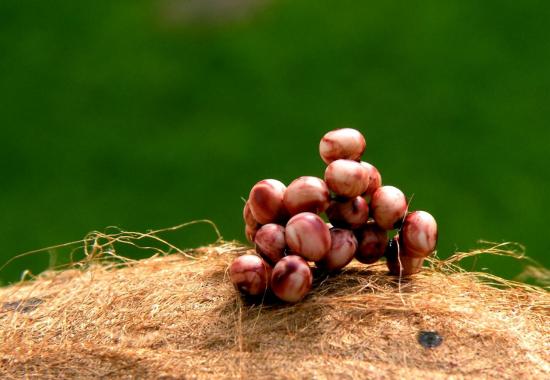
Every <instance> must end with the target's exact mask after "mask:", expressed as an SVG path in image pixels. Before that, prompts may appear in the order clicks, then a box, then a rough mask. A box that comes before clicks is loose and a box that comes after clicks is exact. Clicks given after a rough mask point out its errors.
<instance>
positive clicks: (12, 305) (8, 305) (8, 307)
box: [2, 297, 44, 313]
mask: <svg viewBox="0 0 550 380" xmlns="http://www.w3.org/2000/svg"><path fill="white" fill-rule="evenodd" d="M43 302H44V300H42V299H40V298H36V297H32V298H29V299H26V300H18V301H13V302H4V304H2V312H4V313H5V312H8V311H18V312H20V313H28V312H30V311H33V310H34V309H36V308H37V307H38V306H39V305H40V304H41V303H43Z"/></svg>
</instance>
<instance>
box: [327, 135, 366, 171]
mask: <svg viewBox="0 0 550 380" xmlns="http://www.w3.org/2000/svg"><path fill="white" fill-rule="evenodd" d="M366 147H367V142H366V141H365V137H364V136H363V135H362V134H361V132H359V131H357V130H356V129H352V128H341V129H336V130H334V131H330V132H328V133H326V134H325V135H324V136H323V138H322V139H321V142H320V144H319V153H320V155H321V158H322V159H323V161H324V162H325V163H326V164H330V163H331V162H332V161H335V160H338V159H347V160H354V161H359V160H360V159H361V156H362V155H363V152H364V151H365V148H366Z"/></svg>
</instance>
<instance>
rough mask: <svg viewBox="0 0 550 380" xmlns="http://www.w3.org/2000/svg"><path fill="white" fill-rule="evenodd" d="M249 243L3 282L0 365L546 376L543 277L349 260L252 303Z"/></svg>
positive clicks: (187, 372) (0, 369)
mask: <svg viewBox="0 0 550 380" xmlns="http://www.w3.org/2000/svg"><path fill="white" fill-rule="evenodd" d="M247 249H248V248H246V247H244V246H241V245H239V244H237V243H223V242H222V243H220V244H217V245H213V246H209V247H204V248H200V249H197V250H194V251H187V254H185V255H184V254H172V255H165V256H162V257H153V258H150V259H146V260H141V261H137V262H133V263H125V264H124V265H123V266H120V265H118V266H117V265H114V264H113V265H105V264H92V265H89V266H87V268H86V269H85V270H77V269H71V270H67V271H63V272H55V273H54V272H49V273H48V272H47V273H44V274H43V275H40V276H39V277H38V278H37V279H35V280H34V281H30V282H22V283H19V284H16V285H13V286H10V287H7V288H3V289H0V302H1V304H0V305H2V306H1V307H2V310H0V339H1V342H2V345H1V347H0V377H1V378H23V377H30V378H33V377H35V378H60V377H61V378H79V379H86V378H98V377H105V378H133V377H136V378H164V379H171V378H235V377H245V378H254V379H256V378H258V379H261V378H266V379H267V378H269V379H273V378H321V379H322V378H338V379H352V378H354V379H355V378H389V377H391V378H448V377H449V376H455V377H456V378H463V377H492V378H499V379H518V378H541V379H542V378H549V376H550V354H549V352H550V341H549V340H550V339H549V336H550V334H549V333H550V323H549V310H550V296H549V294H548V292H547V291H545V290H543V289H541V288H536V287H529V286H526V285H519V284H516V283H510V282H506V281H503V280H499V279H497V278H493V277H487V276H486V277H484V279H480V277H479V274H472V273H466V272H463V271H458V272H457V271H456V270H455V269H450V268H451V265H450V264H449V265H447V263H445V262H441V261H434V262H432V266H431V268H427V269H426V270H425V271H424V272H422V273H421V274H419V275H416V276H414V277H413V278H411V279H405V278H403V279H399V278H397V277H390V276H388V275H387V274H386V269H385V266H384V264H383V263H382V264H377V265H373V266H368V267H367V266H364V265H360V264H358V263H354V264H352V265H350V266H349V267H347V268H346V269H345V270H344V271H343V273H341V274H340V275H338V276H329V277H322V278H319V279H318V280H317V283H316V284H315V286H316V287H315V290H314V291H313V292H312V293H311V294H310V295H309V296H308V297H307V298H306V299H305V300H304V301H303V302H301V303H299V304H296V305H285V304H282V303H280V302H278V301H276V300H274V299H272V298H270V297H266V299H264V300H263V304H262V302H261V301H260V302H258V301H257V302H256V304H253V303H252V301H251V300H245V299H242V298H241V297H240V296H239V295H238V293H237V292H236V291H235V290H234V289H233V288H232V286H231V284H230V283H229V281H228V278H227V273H226V270H227V267H228V264H229V263H230V261H231V260H232V258H233V257H235V256H236V255H238V254H242V253H244V252H246V251H247ZM488 282H493V283H496V285H497V286H496V287H495V286H490V285H489V284H488ZM421 331H435V332H437V333H438V334H439V335H440V336H441V337H442V338H443V341H442V343H441V345H439V346H438V347H433V348H426V347H424V346H423V345H421V344H420V343H419V340H418V336H419V333H420V332H421Z"/></svg>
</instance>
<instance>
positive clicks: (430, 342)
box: [418, 331, 443, 348]
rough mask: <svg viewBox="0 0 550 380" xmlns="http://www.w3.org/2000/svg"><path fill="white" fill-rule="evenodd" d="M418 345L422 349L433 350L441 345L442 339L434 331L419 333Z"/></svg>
mask: <svg viewBox="0 0 550 380" xmlns="http://www.w3.org/2000/svg"><path fill="white" fill-rule="evenodd" d="M418 343H420V345H421V346H422V347H424V348H435V347H437V346H439V345H440V344H441V343H443V337H442V336H441V335H439V334H438V333H437V332H435V331H420V333H418Z"/></svg>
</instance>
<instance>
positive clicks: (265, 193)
mask: <svg viewBox="0 0 550 380" xmlns="http://www.w3.org/2000/svg"><path fill="white" fill-rule="evenodd" d="M285 190H286V186H285V185H284V184H283V183H282V182H281V181H278V180H276V179H264V180H263V181H260V182H258V183H256V184H255V185H254V187H252V190H250V195H249V197H248V204H249V207H250V211H251V212H252V215H253V216H254V219H255V220H256V221H257V222H258V223H260V224H268V223H276V222H281V221H283V220H284V219H285V218H286V216H287V212H286V209H285V206H284V203H283V198H284V194H285Z"/></svg>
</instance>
